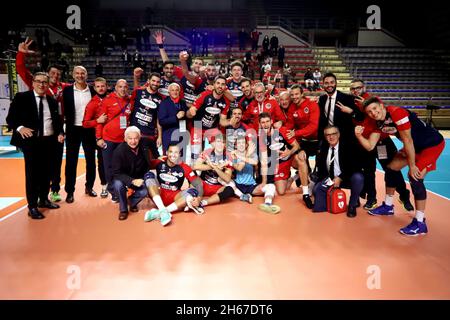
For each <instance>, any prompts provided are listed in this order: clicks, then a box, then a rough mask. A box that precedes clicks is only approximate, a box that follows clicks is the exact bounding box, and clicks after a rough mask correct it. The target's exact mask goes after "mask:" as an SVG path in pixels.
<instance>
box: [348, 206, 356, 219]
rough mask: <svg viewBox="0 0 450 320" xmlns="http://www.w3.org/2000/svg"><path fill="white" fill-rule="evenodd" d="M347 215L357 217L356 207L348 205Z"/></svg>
mask: <svg viewBox="0 0 450 320" xmlns="http://www.w3.org/2000/svg"><path fill="white" fill-rule="evenodd" d="M347 217H349V218H354V217H356V207H352V206H348V209H347Z"/></svg>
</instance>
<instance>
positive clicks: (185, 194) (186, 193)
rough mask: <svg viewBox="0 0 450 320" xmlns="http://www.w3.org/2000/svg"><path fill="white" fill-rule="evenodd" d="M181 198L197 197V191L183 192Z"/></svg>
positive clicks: (190, 189) (193, 189) (192, 189)
mask: <svg viewBox="0 0 450 320" xmlns="http://www.w3.org/2000/svg"><path fill="white" fill-rule="evenodd" d="M182 195H183V197H184V198H186V197H187V196H192V197H194V198H195V197H198V191H197V189H195V188H189V189H186V190H184V191H183V193H182Z"/></svg>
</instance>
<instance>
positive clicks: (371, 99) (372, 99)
mask: <svg viewBox="0 0 450 320" xmlns="http://www.w3.org/2000/svg"><path fill="white" fill-rule="evenodd" d="M372 103H378V104H380V103H381V101H380V99H378V97H375V96H371V97H369V98H367V99H366V100H364V103H363V108H364V109H365V108H367V107H368V106H369V105H370V104H372Z"/></svg>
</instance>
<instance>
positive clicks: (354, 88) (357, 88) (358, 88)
mask: <svg viewBox="0 0 450 320" xmlns="http://www.w3.org/2000/svg"><path fill="white" fill-rule="evenodd" d="M362 88H363V87H351V88H350V90H351V91H355V90H361V89H362Z"/></svg>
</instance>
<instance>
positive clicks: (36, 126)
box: [6, 72, 64, 219]
mask: <svg viewBox="0 0 450 320" xmlns="http://www.w3.org/2000/svg"><path fill="white" fill-rule="evenodd" d="M48 85H49V77H48V75H47V73H44V72H37V73H35V74H34V76H33V83H32V86H33V90H31V91H27V92H20V93H18V94H17V95H16V96H15V97H14V100H13V101H12V103H11V107H10V109H9V112H8V116H7V118H6V121H7V123H8V126H9V127H10V128H11V129H12V130H13V135H12V138H11V144H12V145H14V146H16V147H19V148H21V149H22V151H23V155H24V158H25V176H26V178H25V185H26V194H27V202H28V208H29V213H28V215H29V216H30V217H31V218H32V219H43V218H45V216H44V215H43V214H42V212H40V211H39V210H38V207H39V208H49V209H57V208H59V206H58V205H57V204H55V203H52V202H50V201H49V200H48V192H49V189H50V172H51V167H52V164H53V159H54V155H55V153H56V149H57V143H63V142H64V132H63V126H62V122H61V118H60V116H59V114H58V103H57V102H56V100H55V99H53V97H52V96H50V95H46V91H47V89H48ZM38 199H39V202H38Z"/></svg>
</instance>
